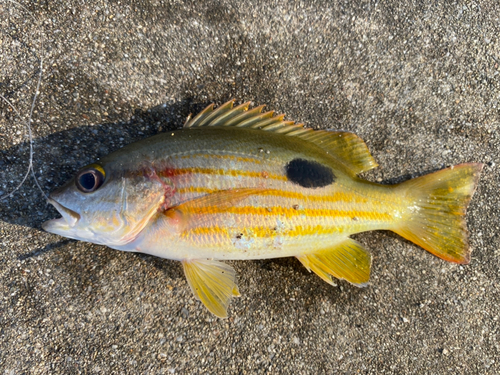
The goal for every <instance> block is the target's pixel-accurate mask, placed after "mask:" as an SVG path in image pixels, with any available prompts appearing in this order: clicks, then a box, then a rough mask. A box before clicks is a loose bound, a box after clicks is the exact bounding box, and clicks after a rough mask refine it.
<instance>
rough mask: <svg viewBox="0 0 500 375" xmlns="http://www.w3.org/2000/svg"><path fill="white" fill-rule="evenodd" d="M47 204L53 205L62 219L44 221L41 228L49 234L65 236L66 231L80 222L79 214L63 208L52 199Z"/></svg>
mask: <svg viewBox="0 0 500 375" xmlns="http://www.w3.org/2000/svg"><path fill="white" fill-rule="evenodd" d="M47 202H48V203H50V204H51V205H53V206H54V207H55V208H56V210H57V211H59V213H60V214H61V216H62V217H61V218H59V219H53V220H49V221H46V222H45V223H43V224H42V228H43V229H44V230H46V231H47V232H50V233H54V234H60V235H63V236H67V234H68V231H71V230H72V228H74V227H75V225H76V224H77V223H78V221H79V220H80V214H78V213H77V212H75V211H73V210H70V209H69V208H66V207H64V206H63V205H62V204H60V203H58V202H57V201H55V200H54V199H52V198H49V199H48V200H47Z"/></svg>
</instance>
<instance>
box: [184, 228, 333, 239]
mask: <svg viewBox="0 0 500 375" xmlns="http://www.w3.org/2000/svg"><path fill="white" fill-rule="evenodd" d="M241 232H242V236H243V237H245V236H246V237H247V238H248V237H254V238H268V237H274V236H276V235H278V234H279V235H280V236H288V237H300V236H321V235H328V234H334V233H339V232H343V228H340V227H325V226H322V225H306V226H302V225H298V226H296V227H294V228H293V229H290V230H286V231H280V232H277V231H276V230H274V229H273V228H269V227H262V226H257V227H249V228H245V229H243V230H242V231H241ZM182 235H183V236H184V237H187V236H224V237H229V235H230V234H229V231H228V230H227V228H221V227H217V226H213V227H198V228H193V229H189V230H187V231H185V232H184V233H183V234H182Z"/></svg>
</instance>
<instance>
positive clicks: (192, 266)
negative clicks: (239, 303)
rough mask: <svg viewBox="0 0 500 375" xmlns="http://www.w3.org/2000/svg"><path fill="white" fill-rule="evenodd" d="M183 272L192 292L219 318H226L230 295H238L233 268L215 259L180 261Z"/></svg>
mask: <svg viewBox="0 0 500 375" xmlns="http://www.w3.org/2000/svg"><path fill="white" fill-rule="evenodd" d="M182 266H183V267H184V273H185V275H186V278H187V281H188V284H189V286H190V287H191V290H192V291H193V294H194V295H195V297H196V298H197V299H199V300H200V301H201V302H203V304H204V305H205V306H206V307H207V309H208V310H209V311H210V312H211V313H212V314H214V315H216V316H218V317H219V318H227V307H228V306H229V302H230V300H231V298H232V297H238V296H239V295H240V293H239V291H238V286H237V285H236V282H235V280H236V272H235V271H234V268H233V267H231V266H229V265H227V264H225V263H222V262H217V261H215V260H204V259H202V260H200V259H197V260H185V261H182Z"/></svg>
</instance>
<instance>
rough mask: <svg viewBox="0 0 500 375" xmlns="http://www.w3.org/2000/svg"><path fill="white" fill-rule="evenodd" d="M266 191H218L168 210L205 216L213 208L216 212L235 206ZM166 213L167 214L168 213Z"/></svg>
mask: <svg viewBox="0 0 500 375" xmlns="http://www.w3.org/2000/svg"><path fill="white" fill-rule="evenodd" d="M266 190H267V189H259V188H241V189H228V190H220V191H216V192H214V193H211V194H207V195H204V196H202V197H199V198H195V199H192V200H190V201H186V202H184V203H181V204H180V205H178V206H175V207H172V208H169V210H168V211H170V210H175V211H180V212H182V213H183V214H189V213H195V214H205V213H210V210H211V209H213V207H217V209H218V210H220V209H226V208H230V207H233V206H235V205H236V204H238V203H239V202H240V201H241V200H243V199H245V198H247V197H249V196H251V195H254V194H258V193H262V192H263V191H266ZM168 211H167V213H168Z"/></svg>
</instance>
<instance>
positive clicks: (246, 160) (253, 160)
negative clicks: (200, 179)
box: [181, 153, 262, 164]
mask: <svg viewBox="0 0 500 375" xmlns="http://www.w3.org/2000/svg"><path fill="white" fill-rule="evenodd" d="M199 157H202V158H205V159H223V160H233V161H240V162H244V163H255V164H262V160H260V159H256V158H251V157H243V156H235V155H214V154H202V153H199V154H191V155H184V156H182V157H181V159H194V158H199Z"/></svg>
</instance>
